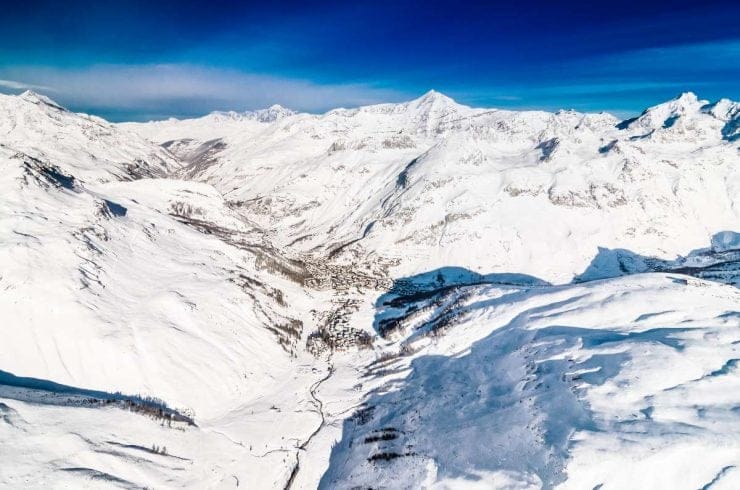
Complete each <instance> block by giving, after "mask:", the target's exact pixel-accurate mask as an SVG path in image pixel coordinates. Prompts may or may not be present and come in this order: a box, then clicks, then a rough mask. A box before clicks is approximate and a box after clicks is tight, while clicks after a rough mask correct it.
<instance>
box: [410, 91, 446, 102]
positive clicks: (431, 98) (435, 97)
mask: <svg viewBox="0 0 740 490" xmlns="http://www.w3.org/2000/svg"><path fill="white" fill-rule="evenodd" d="M412 102H419V103H424V102H426V103H435V102H441V103H445V104H457V102H455V100H454V99H452V98H451V97H448V96H446V95H445V94H443V93H442V92H437V91H436V90H434V89H432V90H429V91H428V92H427V93H425V94H424V95H422V96H421V97H419V98H418V99H416V100H415V101H412Z"/></svg>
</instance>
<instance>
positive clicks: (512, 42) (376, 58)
mask: <svg viewBox="0 0 740 490" xmlns="http://www.w3.org/2000/svg"><path fill="white" fill-rule="evenodd" d="M738 19H740V2H737V1H735V2H730V1H727V2H724V1H705V2H696V1H693V2H687V1H683V0H674V1H671V2H659V1H645V0H643V1H641V2H634V1H631V0H624V1H613V2H601V1H596V0H592V1H590V2H555V1H551V0H550V1H537V0H529V1H508V2H496V1H488V2H462V1H425V2H422V1H408V2H401V1H396V2H389V1H383V0H378V1H363V0H357V1H354V2H349V1H345V2H320V3H319V2H315V3H312V4H311V3H310V2H248V1H247V2H244V1H242V2H230V1H219V0H211V1H208V2H184V1H159V2H157V1H117V2H102V1H74V0H73V1H69V2H59V1H53V2H52V1H49V2H46V1H27V2H14V5H11V4H10V2H6V3H5V4H4V5H3V11H2V15H0V91H3V92H6V93H17V92H19V91H21V90H23V89H25V88H31V89H33V90H36V91H38V92H41V93H45V94H46V95H49V96H50V97H52V98H54V99H56V100H58V101H59V102H60V103H62V104H64V105H66V106H68V107H70V108H71V109H73V110H77V111H85V112H91V113H94V114H98V115H101V116H103V117H106V118H109V119H112V120H142V119H152V118H164V117H169V116H175V117H185V116H195V115H200V114H204V113H207V112H209V111H212V110H227V109H234V110H245V109H255V108H259V107H264V106H268V105H271V104H273V103H280V104H282V105H285V106H288V107H291V108H294V109H299V110H306V111H311V112H320V111H324V110H327V109H330V108H333V107H336V106H345V107H347V106H356V105H361V104H368V103H375V102H385V101H391V102H395V101H401V100H408V99H410V98H414V97H417V96H419V95H421V94H422V93H424V92H426V91H427V90H429V89H431V88H434V89H436V90H439V91H441V92H444V93H446V94H448V95H450V96H452V97H453V98H455V99H456V100H458V101H459V102H462V103H466V104H469V105H476V106H489V107H502V108H514V109H529V108H539V109H546V110H555V109H559V108H574V109H577V110H584V111H601V110H606V111H610V112H615V113H617V114H618V115H625V116H626V115H629V114H633V113H636V112H639V111H640V110H642V109H643V108H644V107H646V106H649V105H652V104H655V103H658V102H661V101H664V100H667V99H669V98H672V97H674V96H675V95H677V94H678V93H680V92H683V91H687V90H692V91H694V92H696V93H697V94H698V95H699V96H700V97H703V98H707V99H717V98H720V97H729V98H733V99H740V21H738Z"/></svg>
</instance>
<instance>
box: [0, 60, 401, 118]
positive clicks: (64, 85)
mask: <svg viewBox="0 0 740 490" xmlns="http://www.w3.org/2000/svg"><path fill="white" fill-rule="evenodd" d="M0 76H2V77H3V78H7V80H6V83H0V87H5V88H6V89H11V90H22V89H26V88H33V89H34V90H41V91H48V92H50V93H51V95H52V96H53V97H54V98H55V99H56V100H57V101H58V102H60V103H62V104H64V105H66V106H68V107H70V108H72V109H74V110H89V111H92V112H96V113H99V114H103V115H104V116H109V117H113V118H114V119H121V118H126V117H129V116H131V117H137V118H147V117H165V116H168V115H176V116H192V115H198V114H203V113H207V112H210V111H213V110H225V109H233V110H244V109H255V108H262V107H266V106H269V105H271V104H275V103H278V104H282V105H284V106H286V107H290V108H293V109H297V110H303V111H311V112H320V111H324V110H328V109H331V108H334V107H337V106H347V107H352V106H358V105H364V104H372V103H376V102H384V101H392V100H403V99H405V98H407V94H404V93H401V92H399V91H395V90H392V89H386V88H383V87H374V86H371V85H365V84H352V83H347V84H317V83H314V82H311V81H308V80H296V79H288V78H280V77H275V76H269V75H260V74H248V73H241V72H238V71H233V70H225V69H216V68H208V67H202V66H194V65H185V64H157V65H96V66H91V67H85V68H51V67H39V66H16V67H4V68H0Z"/></svg>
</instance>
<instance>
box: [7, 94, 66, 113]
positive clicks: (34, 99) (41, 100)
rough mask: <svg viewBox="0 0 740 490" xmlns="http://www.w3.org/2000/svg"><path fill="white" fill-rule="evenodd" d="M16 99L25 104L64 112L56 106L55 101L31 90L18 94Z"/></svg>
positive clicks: (62, 108) (60, 107) (59, 106)
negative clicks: (29, 103)
mask: <svg viewBox="0 0 740 490" xmlns="http://www.w3.org/2000/svg"><path fill="white" fill-rule="evenodd" d="M18 97H20V98H21V99H23V100H25V101H26V102H31V103H32V104H44V105H48V106H50V107H54V108H55V109H61V110H66V109H65V108H64V107H62V106H61V105H59V104H57V103H56V102H55V101H53V100H52V99H50V98H49V97H47V96H45V95H41V94H39V93H36V92H34V91H33V90H26V91H25V92H23V93H22V94H20V95H19V96H18Z"/></svg>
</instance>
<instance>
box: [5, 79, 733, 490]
mask: <svg viewBox="0 0 740 490" xmlns="http://www.w3.org/2000/svg"><path fill="white" fill-rule="evenodd" d="M739 145H740V104H738V103H735V102H731V101H728V100H724V99H723V100H720V101H718V102H715V103H710V102H708V101H702V100H699V99H698V98H697V97H696V96H694V95H693V94H683V95H681V96H680V97H678V98H676V99H674V100H671V101H668V102H666V103H663V104H659V105H657V106H654V107H651V108H649V109H646V110H645V112H644V113H643V114H642V115H641V116H639V117H637V118H635V119H633V120H628V121H619V120H618V119H616V118H614V117H613V116H611V115H608V114H581V113H576V112H573V111H561V112H558V113H546V112H536V111H531V112H513V111H504V110H495V109H474V108H470V107H466V106H463V105H460V104H457V103H456V102H454V101H453V100H452V99H449V98H448V97H446V96H444V95H442V94H439V93H437V92H434V91H431V92H429V93H427V94H425V95H424V96H422V97H420V98H419V99H416V100H413V101H410V102H407V103H403V104H382V105H375V106H367V107H361V108H358V109H336V110H333V111H330V112H328V113H326V114H322V115H313V114H302V113H295V112H293V111H290V110H287V109H284V108H282V107H279V106H273V107H271V108H269V109H266V110H263V111H255V112H248V113H235V112H232V113H213V114H210V115H208V116H205V117H203V118H199V119H190V120H174V119H173V120H166V121H157V122H150V123H124V124H110V123H108V122H106V121H104V120H102V119H99V118H96V117H93V116H87V115H83V114H75V113H72V112H69V111H67V110H66V109H64V108H62V107H60V106H59V105H58V104H56V103H55V102H53V101H51V100H50V99H47V98H46V97H43V96H40V95H37V94H34V93H31V92H27V93H25V94H23V95H21V96H0V168H2V173H0V192H1V193H2V194H1V195H2V200H1V201H0V265H1V267H0V318H2V321H1V322H0V323H1V325H2V326H1V328H2V331H1V332H0V333H2V342H0V441H2V444H0V486H6V487H11V488H19V487H34V488H40V487H43V488H46V487H58V488H79V487H94V488H99V487H106V486H110V487H123V488H181V487H190V488H235V487H240V488H260V489H261V488H317V487H319V488H378V487H380V488H420V487H427V488H469V487H470V488H574V489H575V488H578V489H580V488H589V489H590V488H594V489H595V488H600V489H602V490H606V489H611V488H671V489H675V488H686V489H692V490H693V489H705V488H706V489H708V488H711V489H713V490H716V489H721V488H737V487H738V485H740V371H739V370H738V369H739V368H738V359H739V358H740V351H739V350H740V289H739V287H740V146H739Z"/></svg>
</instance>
